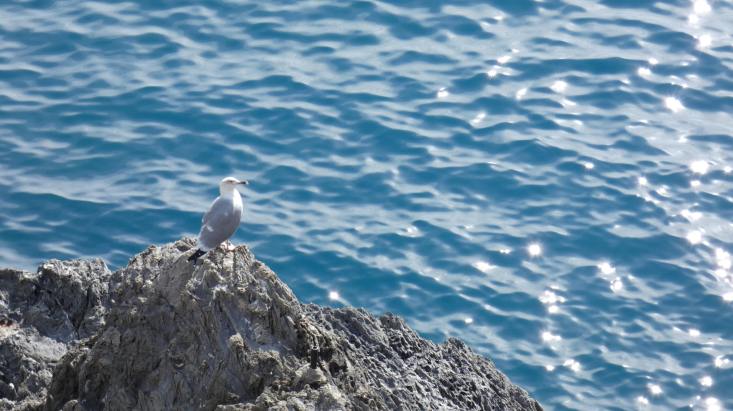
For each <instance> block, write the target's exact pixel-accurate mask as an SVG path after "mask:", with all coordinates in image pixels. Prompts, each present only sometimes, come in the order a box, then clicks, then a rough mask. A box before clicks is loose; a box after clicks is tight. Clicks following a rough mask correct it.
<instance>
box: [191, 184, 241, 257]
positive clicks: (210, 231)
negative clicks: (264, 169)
mask: <svg viewBox="0 0 733 411" xmlns="http://www.w3.org/2000/svg"><path fill="white" fill-rule="evenodd" d="M247 184H249V183H248V182H247V180H241V181H240V180H237V179H236V178H234V177H227V178H225V179H223V180H221V182H220V183H219V197H216V199H215V200H214V202H213V203H211V206H210V207H209V211H207V212H206V214H204V218H203V219H202V220H201V223H202V224H201V231H200V232H199V238H198V243H197V249H196V251H195V252H194V253H193V254H191V256H190V257H188V261H193V263H194V264H196V261H197V260H198V259H199V257H201V256H202V255H204V254H206V253H207V252H209V251H211V250H213V249H214V248H216V247H217V246H218V245H219V244H221V243H223V242H224V241H226V240H227V239H228V238H229V237H231V236H232V234H234V232H235V231H237V227H239V221H240V220H241V218H242V196H241V195H240V194H239V191H238V190H237V186H239V185H247Z"/></svg>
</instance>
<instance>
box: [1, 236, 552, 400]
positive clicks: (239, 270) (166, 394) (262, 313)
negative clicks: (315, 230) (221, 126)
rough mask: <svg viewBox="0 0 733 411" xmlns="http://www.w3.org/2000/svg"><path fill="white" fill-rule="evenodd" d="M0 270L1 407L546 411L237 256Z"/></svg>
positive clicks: (181, 250)
mask: <svg viewBox="0 0 733 411" xmlns="http://www.w3.org/2000/svg"><path fill="white" fill-rule="evenodd" d="M193 246H194V241H193V240H192V239H183V240H180V241H177V242H175V243H173V244H168V245H165V246H162V247H156V246H151V247H149V248H148V249H147V250H145V251H144V252H142V253H140V254H139V255H137V256H135V257H133V258H132V259H131V260H130V263H129V264H128V266H127V267H125V268H123V269H120V270H118V271H116V272H114V273H111V272H110V271H109V270H108V269H107V268H106V266H105V265H104V263H102V262H101V261H99V260H92V261H81V260H74V261H50V262H47V263H45V264H43V265H42V266H41V267H40V268H39V270H38V272H37V273H35V274H32V273H27V272H23V271H18V270H9V269H5V270H0V409H6V408H7V409H16V410H43V409H45V410H59V409H63V410H98V409H107V410H127V409H139V410H160V409H191V410H199V409H202V410H267V409H275V410H314V409H316V410H341V409H344V410H346V409H349V410H350V409H357V410H393V409H402V410H428V409H433V410H451V409H455V410H468V409H481V410H541V407H540V405H539V404H538V403H537V402H536V401H535V400H533V399H532V398H531V397H529V396H528V395H527V393H526V392H525V391H524V390H522V389H521V388H518V387H517V386H515V385H513V384H511V382H509V381H508V379H507V378H506V377H505V376H504V375H503V374H501V372H499V371H498V370H497V369H496V368H495V367H494V365H493V364H492V363H491V362H490V361H488V360H486V359H485V358H483V357H480V356H478V355H476V354H474V353H473V352H472V351H471V350H470V349H469V348H468V347H466V346H465V345H464V344H463V343H462V342H460V341H459V340H456V339H449V340H448V341H447V342H446V343H444V344H434V343H432V342H429V341H427V340H424V339H422V338H420V337H419V336H418V335H417V334H416V333H415V332H414V331H412V330H411V329H410V328H409V327H408V326H407V325H406V324H405V323H404V321H403V320H402V319H400V318H399V317H396V316H393V315H390V314H387V315H383V316H381V317H374V316H372V315H370V314H369V313H367V312H366V311H364V310H361V309H354V308H341V309H333V308H328V307H320V306H316V305H311V304H307V305H303V304H301V303H300V302H299V301H298V300H297V299H296V297H295V295H294V294H293V293H292V291H291V290H290V289H289V288H288V287H287V286H286V285H285V284H284V283H283V282H282V281H280V279H279V278H278V277H277V275H275V273H273V272H272V271H271V270H270V269H269V268H268V267H267V266H266V265H264V264H262V263H261V262H259V261H257V260H256V259H255V258H254V256H253V255H252V253H251V252H250V251H249V249H248V248H247V247H245V246H240V247H236V248H235V249H234V250H222V249H218V250H215V251H214V252H212V253H211V255H209V256H207V258H205V259H202V263H201V264H200V265H197V266H193V265H191V264H190V263H188V262H187V261H186V257H187V256H188V251H190V250H191V249H192V248H193Z"/></svg>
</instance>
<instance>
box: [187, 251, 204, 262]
mask: <svg viewBox="0 0 733 411" xmlns="http://www.w3.org/2000/svg"><path fill="white" fill-rule="evenodd" d="M204 254H206V251H201V249H200V248H199V249H197V250H196V251H195V252H194V253H193V254H191V256H190V257H188V261H193V263H194V264H196V261H198V259H199V257H201V256H202V255H204Z"/></svg>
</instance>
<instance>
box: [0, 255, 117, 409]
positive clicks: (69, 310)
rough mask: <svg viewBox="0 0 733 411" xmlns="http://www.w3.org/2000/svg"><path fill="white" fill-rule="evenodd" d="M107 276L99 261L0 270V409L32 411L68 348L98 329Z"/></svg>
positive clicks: (54, 263) (102, 313)
mask: <svg viewBox="0 0 733 411" xmlns="http://www.w3.org/2000/svg"><path fill="white" fill-rule="evenodd" d="M110 276H111V273H110V272H109V270H108V269H107V267H106V266H105V265H104V263H103V262H102V261H101V260H90V261H81V260H75V261H63V262H62V261H57V260H51V261H48V262H46V263H45V264H43V265H41V266H40V267H39V268H38V272H37V273H35V274H34V273H29V272H25V271H18V270H10V269H3V270H0V409H9V408H14V409H17V410H21V409H35V408H38V407H39V406H41V405H43V403H44V402H45V400H46V389H47V387H48V386H49V384H50V382H51V376H52V371H53V369H54V367H55V366H56V364H57V363H58V361H59V359H60V358H61V356H63V355H64V354H65V353H66V351H67V350H68V346H69V345H70V344H72V343H74V342H76V341H77V340H79V339H82V338H87V337H90V336H92V335H94V334H95V333H96V332H97V331H99V330H100V329H101V328H102V326H103V325H104V312H105V304H106V302H107V301H106V296H107V286H108V280H109V277H110Z"/></svg>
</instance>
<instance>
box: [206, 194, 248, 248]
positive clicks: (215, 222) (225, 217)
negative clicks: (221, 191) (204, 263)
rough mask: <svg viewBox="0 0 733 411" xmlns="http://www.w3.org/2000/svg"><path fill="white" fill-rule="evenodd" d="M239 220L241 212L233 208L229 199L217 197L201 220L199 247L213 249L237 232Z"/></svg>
mask: <svg viewBox="0 0 733 411" xmlns="http://www.w3.org/2000/svg"><path fill="white" fill-rule="evenodd" d="M241 218H242V210H241V209H237V208H235V207H234V204H233V202H232V201H231V199H228V198H222V197H217V198H216V200H214V202H213V203H211V207H209V211H207V212H206V214H204V218H203V219H202V223H203V224H202V225H201V231H200V232H199V243H200V245H201V246H203V247H204V248H206V249H212V248H215V247H216V246H218V245H219V244H221V243H222V242H224V241H225V240H226V239H228V238H229V237H231V236H232V234H234V232H235V231H237V227H239V221H240V220H241Z"/></svg>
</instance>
